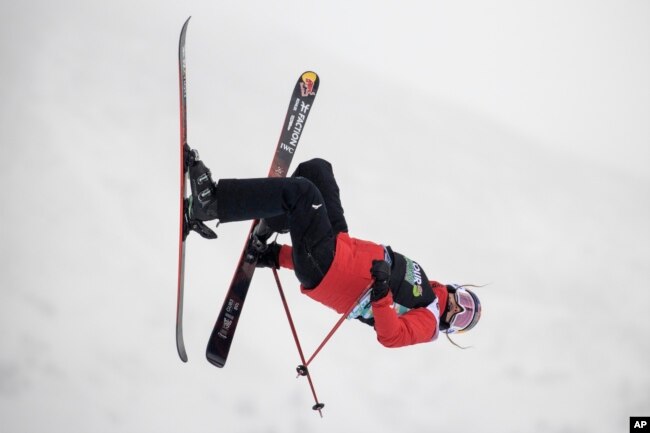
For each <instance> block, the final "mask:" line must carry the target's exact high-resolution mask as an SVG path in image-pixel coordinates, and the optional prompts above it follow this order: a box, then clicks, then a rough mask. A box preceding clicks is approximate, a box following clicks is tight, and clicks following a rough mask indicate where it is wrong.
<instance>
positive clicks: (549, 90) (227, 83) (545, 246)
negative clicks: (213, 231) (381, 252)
mask: <svg viewBox="0 0 650 433" xmlns="http://www.w3.org/2000/svg"><path fill="white" fill-rule="evenodd" d="M190 15H192V20H191V21H190V24H189V30H188V34H187V67H188V105H189V117H188V122H189V131H188V132H189V141H190V144H192V145H193V146H195V147H197V148H198V149H199V150H200V152H201V156H202V158H203V159H204V160H205V161H206V162H207V164H208V165H209V166H210V167H211V168H212V170H213V173H214V175H215V177H217V178H218V177H257V176H263V175H265V174H266V172H267V170H268V167H269V163H270V159H271V157H272V154H273V148H274V146H275V144H276V141H277V137H278V135H279V132H280V128H281V124H282V121H283V119H284V114H285V111H286V108H287V105H288V102H289V95H290V92H291V89H292V87H293V85H294V83H295V81H296V79H297V78H298V76H299V74H300V73H301V72H303V71H305V70H310V69H312V70H314V71H317V72H318V73H319V75H320V77H321V87H320V90H319V94H318V97H317V99H316V101H315V104H314V107H313V111H312V113H311V116H310V118H309V120H308V122H307V125H306V129H305V132H304V135H303V137H302V141H301V143H300V146H299V149H298V152H297V155H296V160H295V162H294V167H295V165H296V163H297V162H299V161H301V160H306V159H309V158H312V157H316V156H321V157H324V158H326V159H328V160H330V161H331V162H332V163H333V164H334V169H335V173H336V175H337V177H338V179H339V182H340V185H341V190H342V198H343V204H344V207H345V210H346V216H347V219H348V223H349V225H350V229H351V233H352V234H353V235H354V236H357V237H360V238H363V239H370V240H374V241H376V242H382V243H387V244H390V245H392V246H393V247H394V248H395V249H396V250H398V251H400V252H403V253H405V254H406V255H408V256H410V257H412V258H415V259H416V260H418V261H419V262H420V263H421V264H422V265H423V266H424V268H425V269H426V271H427V273H428V275H429V277H431V278H432V279H436V280H439V281H442V282H458V283H476V284H485V283H489V284H488V285H487V286H486V287H484V288H482V289H478V290H477V293H478V294H479V295H480V297H481V300H482V302H483V306H484V314H483V317H482V320H481V322H480V324H479V326H478V327H477V328H476V329H475V330H473V331H472V332H470V333H467V334H465V335H462V336H458V337H457V340H458V342H459V343H460V344H463V345H471V346H473V347H472V348H471V349H468V350H460V349H457V348H455V347H454V346H452V345H451V344H449V343H448V342H447V341H446V339H444V338H443V339H441V340H439V341H438V342H436V343H434V344H427V345H418V346H415V347H409V348H403V349H397V350H389V349H385V348H383V347H382V346H381V345H379V343H377V342H376V340H375V338H374V335H373V331H372V330H371V329H370V328H369V327H367V326H365V325H362V324H359V323H356V322H355V323H345V324H344V325H343V327H342V328H341V329H340V330H339V332H338V333H337V334H336V335H335V337H334V339H333V340H332V341H331V343H330V344H329V345H328V346H327V347H326V348H325V350H324V351H323V352H322V353H321V354H320V355H319V357H318V358H317V359H316V360H315V361H314V363H313V364H312V367H311V371H312V374H313V377H314V382H315V385H316V389H317V392H318V395H319V397H320V399H321V400H322V401H323V402H325V404H326V407H325V410H324V415H325V417H324V418H323V419H320V418H319V417H318V415H317V414H316V413H315V412H313V411H312V410H311V405H312V404H313V401H312V398H311V394H310V392H309V388H308V385H307V382H306V380H305V379H304V378H301V379H296V377H295V370H294V368H295V366H296V365H297V364H298V354H297V351H296V349H295V347H294V344H293V340H292V337H291V334H290V330H289V327H288V325H287V321H286V318H285V317H284V313H283V310H282V306H281V303H280V298H279V296H278V293H277V289H276V288H275V286H274V282H273V279H272V278H271V275H270V272H268V271H266V270H264V271H260V272H258V274H256V276H255V279H254V281H253V284H252V287H251V290H250V292H249V297H248V299H247V301H246V306H245V308H244V312H243V315H242V319H241V321H240V323H239V328H238V330H237V337H236V340H235V342H234V345H233V348H232V351H231V356H230V359H229V361H228V364H227V365H226V367H225V368H224V369H217V368H215V367H213V366H211V365H210V364H208V363H207V361H206V360H205V357H204V350H205V344H206V342H207V339H208V336H209V334H210V331H211V329H212V325H213V323H214V320H215V319H216V316H217V313H218V311H219V308H220V306H221V302H222V300H223V297H224V294H225V290H226V287H227V285H228V284H229V282H230V279H231V277H232V273H233V268H234V265H235V263H236V261H237V259H238V256H239V253H240V251H241V248H242V245H243V241H244V236H245V233H246V232H247V230H248V228H249V224H248V223H235V224H229V225H222V226H221V227H219V229H218V232H219V239H218V240H217V241H211V242H208V241H204V240H202V239H200V238H198V237H197V236H195V235H194V236H192V237H191V238H190V239H189V240H188V255H187V284H186V297H185V301H186V305H185V337H186V345H187V349H188V355H189V358H190V361H189V363H187V364H183V363H182V362H181V361H180V360H179V359H178V356H177V354H176V348H175V344H174V321H175V308H176V282H175V280H176V259H177V230H178V226H177V224H178V221H177V218H178V215H177V206H178V203H177V200H178V197H177V195H178V137H179V125H178V75H177V73H178V71H177V49H178V36H179V32H180V29H181V26H182V24H183V22H184V21H185V19H186V18H187V17H188V16H190ZM649 57H650V3H648V2H647V1H643V0H634V1H633V0H616V1H614V0H611V1H610V0H598V1H577V0H565V1H547V2H533V1H514V0H510V1H507V0H498V1H489V2H486V1H476V0H468V1H463V2H445V1H413V0H410V1H408V0H405V1H400V2H397V1H370V0H366V1H327V2H326V1H321V2H315V1H310V0H303V1H280V2H277V1H273V2H272V1H238V2H235V1H183V2H180V1H155V2H154V1H147V2H144V1H143V2H134V1H124V0H115V1H111V2H107V1H101V2H99V1H79V0H77V1H73V0H65V1H57V2H48V1H44V0H41V1H33V0H26V1H20V2H18V1H14V2H9V1H5V2H2V5H1V6H0V59H1V60H0V62H1V68H0V78H1V81H0V82H1V83H2V86H0V107H1V112H0V142H1V143H2V150H3V152H2V157H0V181H1V182H2V189H1V191H2V192H1V193H0V199H1V202H2V208H1V209H2V210H1V212H0V223H1V224H0V253H1V257H0V258H1V261H0V263H2V265H1V266H2V268H1V272H0V431H1V432H3V433H5V432H6V433H22V432H65V433H75V432H79V433H82V432H83V433H87V432H197V433H198V432H232V433H235V432H242V433H252V432H375V433H379V432H395V431H405V432H406V431H417V432H434V431H439V432H503V433H506V432H535V433H537V432H540V433H546V432H550V433H554V432H558V433H559V432H563V433H568V432H625V431H628V421H629V417H630V416H639V415H645V416H648V415H650V367H648V366H649V365H650V317H649V314H648V309H649V307H650V287H649V281H650V268H649V263H648V261H649V258H650V232H649V223H648V221H650V173H649V170H648V164H649V163H650V155H649V148H650V128H649V126H648V125H649V120H650V80H649V78H648V77H650V59H649ZM282 240H283V241H285V242H288V238H287V237H284V238H282ZM281 278H282V280H283V281H284V284H285V291H286V293H287V296H288V300H289V303H290V305H291V307H292V309H293V313H294V318H295V320H296V323H297V326H298V332H299V334H300V337H301V339H302V343H303V346H304V348H305V351H306V352H308V353H311V351H312V350H313V349H314V348H315V347H316V346H317V344H318V343H319V342H320V341H321V339H322V337H323V336H324V335H325V334H326V332H327V331H328V330H329V329H330V327H331V326H332V325H333V324H334V322H335V321H336V320H337V318H338V316H337V315H336V314H335V313H334V312H332V311H329V310H327V309H326V308H324V307H322V306H321V305H320V304H317V303H315V302H313V301H311V300H310V299H308V298H307V297H304V296H302V295H300V294H299V293H298V291H297V281H296V279H295V277H293V275H292V274H291V273H290V272H288V271H282V272H281Z"/></svg>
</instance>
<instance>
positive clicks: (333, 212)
mask: <svg viewBox="0 0 650 433" xmlns="http://www.w3.org/2000/svg"><path fill="white" fill-rule="evenodd" d="M291 177H304V178H305V179H308V180H310V181H311V182H312V183H313V184H314V185H316V188H318V190H319V191H320V192H321V195H322V196H323V202H324V204H325V207H326V208H327V215H328V217H329V220H330V224H331V225H332V230H333V231H334V234H338V233H339V232H347V231H348V225H347V222H346V221H345V216H344V214H343V206H342V205H341V196H340V190H339V187H338V184H337V183H336V179H335V177H334V172H333V170H332V164H330V163H329V162H327V161H325V160H324V159H320V158H314V159H311V160H309V161H305V162H303V163H301V164H299V165H298V167H297V168H296V171H294V172H293V174H292V175H291ZM265 225H267V226H268V227H269V229H270V231H274V232H279V233H282V232H284V231H286V230H288V229H289V221H288V218H287V216H286V215H279V216H277V217H273V218H268V219H266V220H265Z"/></svg>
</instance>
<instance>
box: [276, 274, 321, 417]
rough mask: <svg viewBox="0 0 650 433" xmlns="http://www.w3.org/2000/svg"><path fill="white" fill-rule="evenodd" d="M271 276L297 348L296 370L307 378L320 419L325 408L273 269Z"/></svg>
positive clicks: (314, 407) (313, 407)
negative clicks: (297, 364) (299, 362)
mask: <svg viewBox="0 0 650 433" xmlns="http://www.w3.org/2000/svg"><path fill="white" fill-rule="evenodd" d="M273 276H274V277H275V282H276V284H277V285H278V291H279V292H280V298H282V305H283V306H284V311H285V313H286V314H287V319H288V320H289V326H290V327H291V333H292V334H293V339H294V341H295V342H296V347H297V348H298V354H299V355H300V361H301V362H302V365H300V366H298V368H297V369H296V370H297V371H298V374H299V375H300V376H307V380H308V381H309V387H310V388H311V393H312V395H313V396H314V401H315V403H316V404H314V406H312V409H313V410H317V411H318V413H319V414H320V417H321V418H322V417H323V412H322V409H323V408H324V407H325V404H324V403H321V402H319V401H318V396H316V389H315V387H314V382H313V381H312V380H311V375H310V374H309V370H308V369H307V367H306V365H307V364H306V363H305V355H304V353H303V351H302V346H301V345H300V339H299V338H298V333H297V332H296V327H295V325H294V323H293V318H292V317H291V311H289V304H288V303H287V298H286V297H285V296H284V290H283V289H282V283H280V277H279V276H278V271H277V269H275V268H273Z"/></svg>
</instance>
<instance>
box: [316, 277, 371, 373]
mask: <svg viewBox="0 0 650 433" xmlns="http://www.w3.org/2000/svg"><path fill="white" fill-rule="evenodd" d="M371 289H372V283H370V285H368V287H366V288H365V289H364V291H363V292H362V293H361V295H360V296H359V297H358V298H357V300H356V301H355V302H354V303H353V304H352V305H351V306H350V308H348V311H346V312H345V314H343V315H342V316H341V318H340V319H339V320H338V321H337V322H336V324H334V326H333V327H332V330H331V331H330V332H329V333H328V334H327V336H326V337H325V338H324V339H323V342H322V343H321V344H320V346H318V348H317V349H316V351H315V352H314V354H313V355H312V356H311V357H309V360H308V361H307V363H305V364H304V366H305V368H306V367H308V366H309V364H311V362H312V361H313V360H314V358H316V355H318V353H319V352H320V351H321V349H323V347H325V345H326V344H327V342H328V341H329V340H330V338H332V336H333V335H334V333H335V332H336V331H337V330H338V329H339V327H340V326H341V325H342V324H343V322H344V321H345V319H346V318H347V317H348V316H349V315H350V313H351V312H352V310H354V307H356V306H357V304H358V303H359V302H361V300H362V299H363V297H364V296H366V294H367V293H368V292H369V291H370V290H371Z"/></svg>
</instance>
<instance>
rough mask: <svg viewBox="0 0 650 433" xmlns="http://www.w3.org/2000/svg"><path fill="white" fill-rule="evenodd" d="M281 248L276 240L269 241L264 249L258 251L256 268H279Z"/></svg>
mask: <svg viewBox="0 0 650 433" xmlns="http://www.w3.org/2000/svg"><path fill="white" fill-rule="evenodd" d="M281 248H282V246H281V245H279V244H278V243H277V242H271V243H270V244H268V245H267V246H266V249H265V250H264V251H263V252H261V253H259V255H258V257H257V262H256V263H255V267H256V268H272V269H280V249H281Z"/></svg>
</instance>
